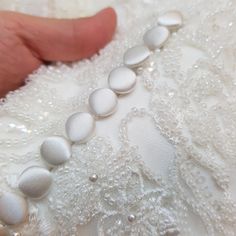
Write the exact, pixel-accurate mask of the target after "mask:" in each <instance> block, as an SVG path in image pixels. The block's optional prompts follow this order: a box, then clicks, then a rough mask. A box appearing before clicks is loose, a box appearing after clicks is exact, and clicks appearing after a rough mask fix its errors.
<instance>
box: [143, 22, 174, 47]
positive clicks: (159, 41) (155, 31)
mask: <svg viewBox="0 0 236 236" xmlns="http://www.w3.org/2000/svg"><path fill="white" fill-rule="evenodd" d="M169 35H170V32H169V30H168V29H167V28H166V27H163V26H156V27H153V28H152V29H150V30H148V31H147V32H146V33H145V35H144V36H143V41H144V43H145V45H146V46H147V47H148V48H149V49H150V50H155V49H157V48H161V47H162V46H163V45H164V44H165V42H166V41H167V40H168V38H169Z"/></svg>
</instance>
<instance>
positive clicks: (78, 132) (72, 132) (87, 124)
mask: <svg viewBox="0 0 236 236" xmlns="http://www.w3.org/2000/svg"><path fill="white" fill-rule="evenodd" d="M65 127H66V134H67V136H68V137H69V139H70V140H71V141H72V142H77V143H85V142H87V141H88V140H89V139H90V138H91V136H92V135H93V133H94V130H95V121H94V118H93V117H92V116H91V115H90V114H89V113H85V112H78V113H75V114H73V115H72V116H70V117H69V118H68V120H67V121H66V125H65Z"/></svg>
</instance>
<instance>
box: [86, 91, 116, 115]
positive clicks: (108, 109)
mask: <svg viewBox="0 0 236 236" xmlns="http://www.w3.org/2000/svg"><path fill="white" fill-rule="evenodd" d="M117 103H118V101H117V96H116V94H115V93H114V92H113V91H112V90H111V89H108V88H101V89H96V90H95V91H93V92H92V93H91V94H90V96H89V107H90V110H91V112H92V113H93V114H94V115H95V116H97V117H107V116H110V115H112V114H113V113H114V112H115V111H116V108H117Z"/></svg>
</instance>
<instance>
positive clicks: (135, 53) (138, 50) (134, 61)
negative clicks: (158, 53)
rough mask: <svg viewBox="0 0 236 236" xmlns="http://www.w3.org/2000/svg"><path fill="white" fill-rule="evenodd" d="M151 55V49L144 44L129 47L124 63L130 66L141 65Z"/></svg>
mask: <svg viewBox="0 0 236 236" xmlns="http://www.w3.org/2000/svg"><path fill="white" fill-rule="evenodd" d="M149 56H150V51H149V49H148V48H147V47H146V46H144V45H138V46H135V47H132V48H129V49H128V50H127V51H126V52H125V54H124V64H125V65H126V66H128V67H130V68H134V67H137V66H140V65H141V64H142V63H143V62H145V61H146V60H147V59H148V58H149Z"/></svg>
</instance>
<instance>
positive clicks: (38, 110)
mask: <svg viewBox="0 0 236 236" xmlns="http://www.w3.org/2000/svg"><path fill="white" fill-rule="evenodd" d="M139 2H140V3H139ZM141 2H142V4H143V5H141ZM153 2H155V1H151V0H150V1H148V0H143V1H141V0H140V1H135V0H134V1H130V2H127V1H122V0H114V1H105V0H102V1H99V2H98V1H92V0H89V1H88V0H84V1H81V0H73V1H72V0H71V1H66V0H60V1H59V0H57V1H51V0H43V1H42V0H37V1H36V0H34V1H32V0H27V1H24V2H20V1H18V0H17V1H16V0H15V1H11V2H9V1H4V0H3V1H2V2H1V3H0V7H1V8H2V9H9V10H16V11H21V12H25V13H30V14H34V15H41V16H52V17H59V18H61V17H66V18H72V17H80V16H85V15H90V14H92V13H94V12H96V11H97V10H99V9H101V8H103V7H104V6H107V5H112V6H114V7H115V9H116V11H117V13H118V22H119V23H118V30H117V35H116V37H115V41H116V44H115V48H119V46H118V44H119V42H122V41H123V40H124V39H125V38H128V40H129V41H128V44H129V46H132V45H135V44H137V43H140V42H141V39H142V38H138V39H136V38H135V36H132V35H131V34H132V32H135V34H134V35H137V34H138V33H137V32H138V31H139V29H138V27H139V25H140V24H142V21H143V24H144V25H147V24H148V22H150V24H151V25H152V24H153V23H152V22H153V18H152V16H153V15H155V14H158V13H159V12H164V11H166V10H172V9H179V10H180V11H183V14H184V18H185V27H186V28H187V29H188V30H189V35H191V33H192V32H194V30H195V29H196V28H198V27H199V25H200V23H201V24H203V22H201V19H204V17H205V19H207V17H208V19H209V18H210V14H211V13H212V12H217V11H220V10H219V9H221V7H223V8H224V9H225V8H226V9H228V8H229V9H230V7H225V5H227V4H226V3H225V2H224V1H220V0H218V1H216V3H215V1H209V3H208V2H205V3H204V1H191V4H190V3H189V1H186V2H185V3H184V2H183V1H180V0H175V1H174V2H173V1H158V2H159V4H158V3H157V2H156V3H155V4H154V5H155V7H160V9H155V8H152V7H150V6H151V4H153ZM210 2H211V3H210ZM227 2H230V1H227ZM139 4H140V6H139ZM188 4H189V5H190V6H191V8H190V7H189V8H188V7H187V5H188ZM217 4H218V6H216V5H217ZM228 4H229V3H228ZM149 5H150V6H149ZM213 5H214V6H213ZM143 6H146V11H145V10H143ZM200 6H201V7H200ZM235 6H236V5H235V4H234V3H232V7H231V9H233V7H235ZM200 11H201V12H200ZM157 12H158V13H157ZM234 13H235V12H234ZM228 14H232V15H230V16H229V15H228ZM201 17H202V18H201ZM227 17H231V18H232V19H233V20H235V19H236V18H235V16H233V12H230V13H227V11H226V10H225V12H223V19H222V18H220V19H221V21H222V22H224V20H226V21H227V20H228V18H227ZM154 18H155V17H154ZM136 22H139V23H138V25H137V23H136ZM207 23H209V22H207ZM220 23H221V22H220ZM233 24H236V21H233ZM209 25H210V23H209ZM209 25H207V26H206V27H209V28H210V26H209ZM141 27H142V25H140V28H141ZM234 29H235V28H234ZM202 30H203V31H204V30H205V31H206V32H208V30H207V29H202ZM205 31H204V32H205ZM222 32H223V31H222ZM222 32H220V33H219V35H217V37H218V38H219V39H224V36H223V34H222ZM209 34H210V35H211V37H213V38H214V37H215V35H214V32H212V33H209ZM193 37H195V36H193ZM182 38H183V37H182ZM175 40H178V38H177V39H176V38H175V36H173V39H172V41H171V43H170V44H168V45H167V48H168V47H169V48H170V49H171V48H172V46H173V51H171V50H170V52H169V53H170V54H171V53H176V51H175V50H176V48H178V45H177V44H178V42H175ZM194 40H196V38H194ZM190 41H191V40H190ZM225 41H227V42H222V45H223V46H224V47H225V57H226V59H225V61H224V62H223V64H224V66H225V67H224V69H225V70H224V72H225V71H227V72H228V73H229V74H230V73H231V74H230V75H231V76H232V77H233V80H234V81H235V76H234V72H235V57H234V56H233V55H231V53H230V52H228V51H226V49H228V48H227V43H228V45H231V44H232V41H235V42H236V35H235V33H234V31H232V39H231V38H228V37H227V36H225ZM176 45H177V46H176ZM211 46H212V51H214V45H211ZM179 47H182V48H181V50H182V53H183V55H182V57H181V58H179V61H177V60H178V55H177V56H176V57H174V58H171V57H170V59H169V60H168V57H169V54H168V53H167V54H165V55H161V56H159V55H158V52H157V53H156V54H157V56H156V58H155V59H154V61H155V60H156V62H157V63H156V65H157V68H158V72H159V73H160V75H159V76H158V77H155V79H154V84H155V86H157V90H155V89H154V90H151V92H150V90H148V89H147V86H146V87H145V86H144V85H145V81H144V80H143V79H142V78H141V77H140V78H139V81H138V83H137V86H136V89H135V91H134V92H133V93H131V94H130V95H126V96H121V97H120V98H119V105H118V110H117V112H116V114H115V115H113V116H111V117H109V118H106V119H101V120H98V121H97V129H96V134H97V136H101V137H104V138H106V139H107V140H109V142H110V143H111V144H112V146H113V148H114V150H118V149H119V147H120V145H121V143H120V140H119V138H118V136H119V134H118V129H119V125H120V122H121V119H123V118H124V117H125V115H126V114H127V113H128V112H129V111H130V110H131V108H132V107H137V108H142V107H144V108H146V109H147V110H151V105H150V103H151V101H152V100H153V99H154V97H155V94H154V95H153V93H160V94H157V95H158V96H160V99H161V98H163V99H166V98H167V96H166V95H164V93H165V91H158V89H160V90H161V89H163V90H164V89H168V92H169V93H170V92H171V91H172V90H173V91H175V90H177V92H179V93H181V92H182V88H180V87H178V86H176V84H175V80H172V78H166V76H167V74H168V72H165V68H163V67H164V66H166V67H168V68H169V70H171V68H174V67H175V66H176V65H175V64H174V65H172V64H171V63H172V62H173V63H176V62H177V63H179V64H180V68H181V70H182V71H183V73H184V72H187V71H188V70H189V71H190V68H191V67H192V66H193V65H194V64H195V63H197V60H198V59H200V58H201V59H204V58H206V54H208V53H209V52H204V50H202V49H199V48H196V47H195V45H191V43H190V44H189V45H185V46H184V47H183V46H182V45H180V46H179ZM124 49H125V48H124V47H121V51H114V50H113V49H112V46H110V47H109V46H108V47H107V48H106V49H105V50H103V51H102V52H101V57H98V58H95V59H94V61H93V62H92V63H90V62H84V64H82V63H81V64H78V65H77V64H76V66H75V69H74V70H73V69H72V70H71V68H69V69H68V68H65V67H64V68H63V66H62V65H61V64H59V65H57V66H55V67H54V66H53V67H52V71H53V72H52V73H51V74H50V73H48V72H47V70H46V69H45V68H42V69H41V71H39V72H38V74H37V75H36V76H35V78H33V81H30V82H29V83H28V85H27V87H26V88H24V89H23V91H24V93H23V95H21V96H20V97H19V95H20V94H17V93H15V94H13V95H11V97H10V98H9V100H8V101H6V103H5V104H4V105H3V106H2V108H1V116H0V130H1V132H0V138H1V140H2V139H3V140H4V139H6V138H9V139H14V138H20V137H26V138H27V136H28V135H29V134H32V133H34V132H33V131H32V130H34V129H39V130H40V134H39V135H33V136H32V138H31V139H30V142H29V143H28V145H26V146H24V147H21V146H14V143H13V144H11V147H10V148H8V147H7V144H5V146H4V145H2V147H1V151H0V152H1V153H2V154H4V153H7V154H6V156H13V160H14V159H17V157H16V156H15V153H17V156H19V158H18V160H17V162H15V163H14V162H12V163H11V164H10V165H8V159H5V158H4V157H3V158H2V160H1V162H0V169H1V180H4V181H2V182H1V184H0V187H1V188H2V189H7V190H9V189H11V188H16V186H15V185H16V179H17V176H18V174H19V173H20V172H21V171H22V170H23V169H25V168H26V166H29V165H32V163H35V162H36V163H37V164H40V165H43V163H42V162H41V160H40V157H39V156H38V154H34V153H35V152H36V153H37V150H38V146H39V144H40V143H41V142H42V140H43V139H44V137H46V136H48V135H52V134H60V133H61V134H63V133H64V129H63V126H59V125H57V123H56V122H58V121H59V122H61V121H63V120H64V119H65V118H66V117H68V116H69V115H70V114H71V113H73V111H76V110H75V108H76V106H73V107H70V105H71V104H69V105H68V104H66V102H67V100H69V101H75V103H76V102H77V101H76V99H78V94H82V95H83V96H84V97H85V98H86V97H87V89H88V88H91V87H92V88H93V86H95V87H102V86H107V81H106V79H107V75H108V73H109V70H111V69H112V68H114V67H115V66H116V65H118V64H120V63H121V62H122V50H123V51H124ZM234 49H235V48H234ZM206 50H207V49H206ZM232 50H233V49H232ZM209 51H210V50H209ZM219 57H220V58H219V61H220V62H221V60H222V57H221V56H219ZM166 58H167V59H166ZM209 58H210V57H209ZM165 60H167V61H166V63H165ZM160 61H161V63H159V62H160ZM214 63H215V62H214ZM160 64H161V65H160ZM209 64H211V61H209ZM219 64H220V63H219ZM159 65H160V67H159ZM89 67H90V68H95V70H96V71H97V74H96V73H95V75H97V78H91V77H93V76H94V73H93V72H89V71H88V68H89ZM55 68H58V70H59V73H58V74H59V75H58V74H57V71H56V69H55ZM227 68H230V70H227ZM232 68H233V69H232ZM83 69H84V71H85V76H84V77H82V74H79V72H78V74H79V76H81V77H80V78H79V79H78V80H77V71H79V70H80V71H82V70H83ZM144 70H145V68H144ZM207 70H208V71H210V70H211V65H209V67H207ZM90 73H91V74H90ZM188 73H189V75H188V76H189V77H188V76H186V81H185V83H186V87H188V85H189V84H190V85H191V84H192V83H194V82H193V78H192V77H191V76H192V75H193V74H192V73H190V72H188ZM60 76H61V77H60ZM84 78H85V80H86V79H87V80H86V82H84V83H85V84H83V79H84ZM188 78H189V80H190V79H191V83H190V82H189V81H188ZM156 79H158V80H156ZM203 79H204V78H203ZM222 83H223V82H222ZM226 83H227V82H226ZM229 83H230V82H229ZM93 84H94V85H93ZM190 85H189V91H194V90H192V88H191V87H190ZM205 86H207V85H205ZM210 86H211V84H210V85H209V88H208V87H203V88H202V87H201V86H200V85H196V89H197V90H201V89H206V92H208V91H213V89H212V88H211V87H210ZM34 88H37V89H38V90H37V92H36V93H37V94H36V95H35V94H34V93H35V92H34ZM65 88H66V90H65ZM52 89H53V90H55V91H56V93H55V94H54V97H53V94H50V93H51V91H53V90H52ZM227 89H228V90H230V91H231V93H230V94H231V95H232V94H234V93H235V83H232V84H230V85H229V86H228V88H227ZM42 90H44V91H42ZM180 90H181V91H180ZM183 90H184V92H185V93H183V94H182V96H183V100H184V99H185V98H184V96H186V98H188V96H189V97H190V98H193V97H191V96H192V95H193V94H186V93H187V92H188V88H183ZM222 91H223V90H222ZM175 92H176V91H175ZM162 93H163V94H162ZM31 96H32V97H33V99H32V100H31ZM83 96H82V98H81V100H83ZM170 96H171V95H170ZM214 96H215V97H214V98H213V99H212V100H211V99H205V100H204V103H206V104H211V103H218V104H219V102H221V101H220V99H221V93H216V94H215V95H214ZM24 99H25V101H26V102H25V103H27V104H29V108H28V111H27V108H26V107H24V102H23V100H24ZM38 99H42V102H43V103H45V102H50V101H51V102H52V103H55V104H56V106H57V107H58V108H59V109H60V108H61V109H62V111H61V113H60V115H61V117H60V119H58V117H56V116H55V113H54V112H55V110H53V109H48V110H47V106H49V105H47V104H46V103H45V104H44V106H42V105H41V103H39V102H36V101H38ZM73 99H74V100H73ZM157 100H158V99H157ZM60 101H61V102H62V103H61V104H60ZM176 101H177V100H176ZM171 102H172V101H171ZM178 102H179V100H178ZM18 103H19V106H17V104H18ZM232 103H233V100H232ZM196 104H198V101H196ZM8 105H9V106H8ZM53 105H54V104H53ZM83 105H84V104H83V102H82V106H81V107H83V109H84V110H86V107H84V106H83ZM172 105H173V103H172ZM234 105H235V103H234ZM60 106H61V107H60ZM222 106H224V104H223V101H222ZM172 107H174V108H175V109H176V110H177V111H181V109H183V104H180V103H176V104H175V105H174V106H172ZM22 108H24V109H25V111H24V114H28V115H29V116H31V115H32V116H33V118H32V120H30V119H29V122H27V121H26V119H25V117H24V119H23V120H21V118H20V117H16V116H14V114H17V112H18V111H19V113H21V112H22ZM166 109H169V108H168V107H167V108H166ZM52 110H53V112H52ZM189 111H190V110H189ZM47 112H48V113H47ZM50 112H51V113H50ZM182 112H184V109H183V111H182ZM193 112H194V111H193ZM34 114H35V116H34ZM39 114H41V115H42V117H40V116H39ZM43 114H44V115H45V117H43ZM175 114H176V119H177V118H179V116H181V115H183V117H185V118H187V115H189V118H191V117H192V115H191V113H190V114H188V113H187V112H186V114H183V113H181V112H180V113H175ZM212 114H214V113H212ZM223 115H224V114H223ZM177 116H178V117H177ZM197 116H199V119H201V118H204V112H203V110H202V112H199V114H197ZM215 116H216V117H218V114H217V112H216V113H215ZM232 117H233V114H232ZM180 120H181V119H180ZM207 121H208V120H207ZM53 122H55V123H56V125H55V127H53V126H50V129H49V130H48V129H47V125H49V123H50V125H51V123H53ZM185 123H186V124H187V121H182V124H185ZM182 124H181V125H182ZM192 124H193V126H192V127H193V129H194V131H197V129H196V124H197V119H196V120H194V121H193V123H192ZM226 124H227V122H226ZM226 124H223V125H225V126H224V127H225V128H227V127H226ZM61 125H63V123H62V124H61ZM181 125H180V126H181ZM199 125H201V124H199ZM59 127H60V128H59ZM181 127H182V129H184V128H183V127H185V128H186V127H188V128H189V130H191V122H190V124H187V125H186V126H185V125H183V126H181ZM170 129H171V128H170ZM189 130H187V129H186V130H182V131H183V133H184V135H185V136H186V137H190V138H191V139H192V140H194V139H195V137H194V138H193V137H192V136H193V135H195V134H196V133H194V134H193V133H191V132H192V131H189ZM108 131H109V132H108ZM205 131H206V132H207V130H205ZM209 132H211V131H209ZM228 132H231V134H232V137H235V136H234V135H235V134H236V132H235V130H232V129H231V130H229V131H228ZM128 135H129V139H130V142H131V143H132V145H137V146H138V147H139V149H138V150H139V154H140V155H141V156H142V160H143V161H144V163H145V165H146V166H147V167H148V168H149V169H150V170H151V171H152V173H154V174H157V175H162V176H163V178H164V179H167V175H168V168H169V166H170V165H171V161H172V160H173V159H174V156H175V147H174V146H173V145H172V144H171V143H170V142H168V141H167V139H166V138H164V137H163V135H162V134H161V132H157V130H156V129H155V124H154V123H153V122H151V121H150V119H148V118H142V119H139V118H137V119H135V120H134V121H132V122H131V123H130V125H129V129H128ZM199 135H200V137H201V135H202V137H204V135H205V134H204V133H200V134H199ZM227 137H229V136H227ZM196 139H197V138H196ZM213 139H214V137H213ZM195 141H196V140H195ZM27 142H28V141H27ZM223 142H228V143H229V144H230V140H223ZM232 142H234V140H233V141H232ZM191 145H194V146H197V147H200V149H201V150H202V152H203V154H207V153H208V152H206V149H205V147H206V146H207V144H206V143H204V144H203V145H202V146H201V145H199V146H198V145H197V144H196V143H193V144H191ZM191 145H190V146H191ZM31 152H32V153H33V154H32V155H31V156H30V154H29V156H27V157H25V156H24V153H31ZM10 153H11V155H10ZM219 153H221V155H222V156H223V157H224V160H222V162H224V164H222V168H223V167H224V166H226V168H227V170H228V172H227V173H229V178H230V185H229V192H230V193H231V194H232V199H233V200H236V184H235V183H236V175H235V170H236V161H235V159H230V158H229V159H227V158H228V157H227V156H224V150H223V149H222V150H219ZM217 155H218V154H217ZM2 156H3V155H2ZM232 156H234V155H232ZM21 158H22V159H21ZM219 165H221V163H220V164H219ZM3 168H4V170H3ZM6 168H7V169H6ZM5 175H7V177H6V176H5ZM204 175H205V174H204ZM6 179H7V181H6ZM207 181H208V178H207ZM207 185H208V187H209V188H210V189H211V191H212V193H213V194H214V191H215V186H212V181H211V180H210V181H208V182H207ZM61 187H62V188H63V186H61ZM217 194H218V190H217V191H215V195H217ZM46 206H47V205H46V201H45V202H44V201H42V202H40V203H38V204H32V205H31V207H32V208H31V211H32V212H33V211H34V210H35V207H36V209H37V210H36V211H39V212H40V214H39V215H41V217H42V219H43V221H46V222H47V220H48V219H49V218H52V217H53V216H52V215H51V213H49V212H48V210H47V209H46ZM235 217H236V215H235ZM48 221H49V220H48ZM50 227H51V226H50ZM188 227H189V228H190V233H191V235H207V234H206V233H205V231H204V230H203V228H202V226H201V223H200V222H199V219H197V218H196V219H195V217H194V216H193V217H192V218H191V219H190V222H189V225H188ZM45 232H48V229H47V228H46V229H45ZM232 232H233V233H232V234H229V235H236V232H235V231H234V230H233V231H232ZM78 234H79V235H96V234H97V232H96V224H95V222H94V221H92V222H91V223H89V224H87V225H85V226H82V227H79V228H78ZM45 235H47V234H46V233H45ZM51 235H55V234H53V233H52V234H51Z"/></svg>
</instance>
